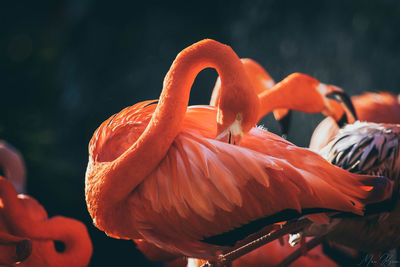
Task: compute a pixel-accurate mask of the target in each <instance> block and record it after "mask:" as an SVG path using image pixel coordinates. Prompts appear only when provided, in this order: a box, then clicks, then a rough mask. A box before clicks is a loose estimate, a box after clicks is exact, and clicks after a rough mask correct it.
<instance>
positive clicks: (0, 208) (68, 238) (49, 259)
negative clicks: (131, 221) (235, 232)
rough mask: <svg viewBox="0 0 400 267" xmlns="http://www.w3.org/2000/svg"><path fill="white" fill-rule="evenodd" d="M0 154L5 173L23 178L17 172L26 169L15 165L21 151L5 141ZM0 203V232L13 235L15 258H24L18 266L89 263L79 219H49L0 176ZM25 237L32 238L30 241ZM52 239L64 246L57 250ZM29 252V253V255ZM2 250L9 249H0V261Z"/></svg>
mask: <svg viewBox="0 0 400 267" xmlns="http://www.w3.org/2000/svg"><path fill="white" fill-rule="evenodd" d="M0 154H1V156H0V160H1V163H0V164H1V166H2V167H3V169H4V170H5V173H8V174H12V175H11V176H10V177H11V178H12V179H14V178H15V180H16V181H18V182H21V181H24V177H18V175H25V172H24V171H21V170H15V169H14V168H19V167H22V168H24V164H23V162H22V158H21V156H20V154H19V153H17V152H16V150H15V149H13V148H11V146H9V145H7V144H5V143H3V145H2V149H0ZM13 161H18V162H13ZM18 184H19V183H18ZM19 185H21V184H19ZM0 203H1V205H0V231H1V233H0V236H1V235H12V236H16V237H14V238H15V239H16V240H14V242H15V243H16V242H18V243H16V244H17V254H18V258H17V260H18V261H22V260H24V261H23V262H22V263H20V264H19V265H18V266H54V267H56V266H76V267H80V266H87V265H88V264H89V260H90V257H91V254H92V243H91V241H90V238H89V235H88V233H87V230H86V227H85V226H84V225H83V224H82V223H81V222H79V221H77V220H74V219H70V218H66V217H61V216H56V217H53V218H51V219H48V217H47V212H46V211H45V209H44V208H43V207H42V206H41V205H40V204H39V203H38V202H37V201H36V200H35V199H34V198H32V197H30V196H27V195H24V194H17V192H16V191H15V188H14V186H13V185H12V184H11V182H10V181H8V180H6V179H5V178H3V177H0ZM26 240H31V241H32V245H31V246H30V245H29V243H27V242H26ZM54 241H60V242H62V243H63V244H64V246H65V249H64V250H63V251H60V252H59V251H56V248H55V246H54ZM21 242H23V243H21ZM0 244H1V241H0ZM1 248H2V249H3V247H1ZM14 251H15V248H14ZM28 252H29V254H30V252H32V254H31V255H30V256H29V254H28ZM3 253H5V255H4V256H9V257H10V254H8V253H10V249H7V250H2V251H1V253H0V261H1V258H2V254H3ZM14 253H15V252H14ZM11 255H12V254H11ZM28 256H29V257H28ZM13 257H14V256H13ZM14 260H15V259H14ZM13 263H14V262H8V263H7V264H13Z"/></svg>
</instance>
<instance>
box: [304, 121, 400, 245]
mask: <svg viewBox="0 0 400 267" xmlns="http://www.w3.org/2000/svg"><path fill="white" fill-rule="evenodd" d="M320 153H321V155H322V156H323V157H325V158H327V159H328V161H330V162H332V163H333V164H335V165H337V166H340V167H342V168H343V169H346V170H348V171H351V172H354V173H360V174H382V175H385V176H386V177H388V178H390V179H391V180H392V181H393V182H394V188H395V191H394V192H393V199H392V200H391V201H390V202H387V203H384V204H382V205H378V206H375V207H374V208H373V209H374V212H370V213H373V214H371V215H368V216H365V217H356V218H343V219H340V220H337V221H335V222H333V224H332V227H328V228H329V229H328V235H327V237H328V238H329V240H332V241H335V242H338V243H340V244H343V245H346V246H349V247H351V248H355V249H357V250H361V251H364V252H370V253H374V252H385V251H388V250H390V249H393V248H396V247H398V246H400V228H399V227H398V226H399V224H400V205H399V204H398V194H399V191H398V188H399V179H400V125H399V124H383V123H380V124H378V123H371V122H359V121H357V122H355V123H353V124H348V125H346V126H345V127H344V128H343V129H340V130H339V132H338V134H337V135H336V136H335V138H334V139H333V140H332V141H331V142H330V143H329V144H328V145H327V146H326V147H325V148H323V149H322V150H321V151H320ZM380 212H381V213H380ZM320 230H321V229H318V227H315V228H314V229H313V230H312V231H311V232H315V233H317V232H318V231H320ZM322 231H325V230H324V229H323V230H322Z"/></svg>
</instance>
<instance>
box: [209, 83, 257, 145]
mask: <svg viewBox="0 0 400 267" xmlns="http://www.w3.org/2000/svg"><path fill="white" fill-rule="evenodd" d="M248 87H249V88H248V89H247V90H248V92H250V93H249V94H246V95H244V94H243V95H234V94H233V95H229V96H226V97H224V96H221V98H219V99H218V104H217V107H218V113H217V140H220V141H224V142H228V143H230V144H239V143H240V140H241V138H242V137H243V135H244V134H245V133H247V132H248V131H250V129H251V128H252V127H253V126H254V125H255V124H256V123H257V121H258V113H259V106H260V103H259V100H258V96H257V95H256V94H255V92H254V90H253V88H251V86H250V84H249V85H248ZM227 91H230V90H227Z"/></svg>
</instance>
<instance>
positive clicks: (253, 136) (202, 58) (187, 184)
mask: <svg viewBox="0 0 400 267" xmlns="http://www.w3.org/2000/svg"><path fill="white" fill-rule="evenodd" d="M206 67H213V68H215V69H216V70H217V71H218V73H219V75H220V77H221V99H231V100H232V101H230V102H228V103H225V105H222V106H221V105H220V107H219V109H218V110H217V109H216V108H214V107H211V106H193V107H187V105H188V100H189V92H190V88H191V86H192V83H193V81H194V79H195V77H196V75H197V74H198V73H199V72H200V71H201V70H202V69H204V68H206ZM269 91H271V92H275V91H273V90H269ZM269 91H268V92H269ZM271 95H272V94H271ZM275 96H276V97H278V95H277V94H276V95H275ZM258 101H259V100H258V97H257V95H256V94H255V93H254V90H253V88H251V83H250V82H249V79H248V77H247V75H246V73H245V71H244V69H243V65H242V63H241V62H240V60H239V58H238V57H237V55H236V54H235V53H234V52H233V50H232V49H231V48H230V47H228V46H225V45H222V44H220V43H218V42H216V41H213V40H203V41H200V42H198V43H196V44H194V45H192V46H190V47H188V48H186V49H184V50H183V51H182V52H181V53H179V54H178V56H177V58H176V59H175V61H174V63H173V64H172V66H171V68H170V70H169V72H168V73H167V75H166V77H165V79H164V88H163V91H162V93H161V96H160V99H159V101H158V104H157V101H145V102H141V103H138V104H136V105H134V106H131V107H128V108H125V109H124V110H122V111H121V112H119V113H118V114H115V115H114V116H112V117H111V118H109V119H108V120H106V121H105V122H103V123H102V124H101V125H100V127H99V128H98V129H97V130H96V131H95V133H94V135H93V137H92V139H91V141H90V143H89V162H88V167H87V171H86V186H85V193H86V201H87V206H88V210H89V213H90V215H91V216H92V218H93V223H94V224H95V225H96V226H97V227H98V228H99V229H101V230H103V231H105V232H106V233H107V234H108V235H109V236H111V237H115V238H124V239H141V238H143V239H145V240H146V241H147V242H150V243H153V244H155V245H156V246H158V247H160V248H162V249H163V250H167V251H171V252H173V253H178V254H183V255H187V256H192V257H198V258H210V257H214V256H215V255H216V254H217V253H219V252H220V251H222V250H224V249H225V248H226V245H228V244H229V245H232V244H233V243H234V242H235V241H236V240H237V239H238V238H240V236H247V235H248V234H249V232H248V229H249V228H248V227H251V228H252V229H251V231H255V230H257V229H260V228H262V227H263V226H265V225H266V224H270V223H273V222H275V221H282V220H286V219H287V218H291V217H293V216H298V215H299V214H300V213H302V212H320V211H325V210H326V209H328V210H340V211H347V212H353V213H356V214H362V210H363V207H364V205H365V204H366V203H369V202H376V201H378V200H382V199H386V198H387V197H388V196H390V194H391V183H389V182H388V180H387V179H385V178H381V177H380V178H377V177H373V176H360V175H355V174H351V173H349V172H347V171H344V170H342V169H340V168H338V167H335V166H333V165H331V164H329V163H328V162H327V161H326V160H325V159H323V158H321V157H320V156H318V155H317V154H315V153H314V152H311V151H309V150H307V149H303V148H299V147H296V146H294V145H293V144H291V143H289V142H287V141H285V140H284V139H282V138H280V137H278V136H276V135H274V134H272V133H269V132H267V131H264V130H262V129H260V128H252V127H253V126H254V123H255V121H257V119H258V115H259V114H260V111H259V104H260V103H259V102H258ZM265 101H266V102H267V103H268V101H267V100H265ZM249 104H254V105H253V106H251V107H252V108H251V109H248V108H247V107H248V105H249ZM272 108H273V109H275V108H277V107H276V106H275V105H273V107H272ZM241 134H243V136H241ZM228 135H231V136H233V137H234V136H235V135H236V136H239V138H241V140H240V143H239V144H240V145H232V144H228V143H226V142H221V141H218V140H215V138H216V137H218V138H219V139H221V140H224V139H225V137H226V136H228ZM299 158H301V159H302V161H301V162H299V160H298V159H299ZM365 186H372V187H373V186H375V187H374V188H369V189H366V188H365ZM288 211H289V212H288ZM282 214H284V215H285V216H283V215H282ZM232 235H234V237H233V238H232ZM228 241H230V242H228Z"/></svg>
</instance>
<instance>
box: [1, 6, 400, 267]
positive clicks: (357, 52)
mask: <svg viewBox="0 0 400 267" xmlns="http://www.w3.org/2000/svg"><path fill="white" fill-rule="evenodd" d="M143 3H144V1H142V2H141V4H138V3H135V2H134V1H130V2H129V3H128V4H127V3H123V2H118V1H94V0H75V1H50V0H47V1H7V2H3V3H2V5H1V8H0V22H1V23H0V24H1V26H0V29H1V34H0V41H1V42H0V50H1V52H0V62H1V65H0V75H1V77H2V79H1V83H0V91H1V96H0V97H1V100H2V101H1V104H0V112H1V113H0V114H2V116H1V117H0V139H5V140H7V141H8V142H9V143H11V144H13V145H14V146H15V147H17V148H18V149H19V150H20V151H21V152H22V154H23V155H24V157H25V160H26V164H27V169H28V193H29V194H30V195H32V196H33V197H35V198H36V199H38V200H39V201H40V202H41V203H42V204H43V205H44V206H45V207H46V209H47V211H48V212H49V215H50V216H54V215H56V214H62V215H64V216H69V217H73V218H77V219H80V220H81V221H83V222H85V223H86V225H87V227H88V229H89V232H90V235H91V237H92V240H93V243H94V254H93V257H92V261H91V266H122V265H127V263H129V265H130V266H146V265H147V266H158V265H157V264H153V263H149V262H146V260H145V259H144V257H143V256H142V255H141V254H140V253H139V252H138V251H137V250H135V246H134V244H133V243H132V242H130V241H122V240H115V239H112V238H109V237H107V236H106V235H105V234H104V233H103V232H101V231H99V230H97V229H96V228H95V227H94V226H92V224H91V219H90V217H89V215H88V212H87V210H86V204H85V199H84V176H85V169H86V165H87V159H88V143H89V140H90V138H91V136H92V134H93V132H94V130H95V129H96V128H97V127H98V126H99V125H100V123H101V122H103V121H104V120H105V119H107V118H108V117H110V116H111V115H112V114H114V113H116V112H118V111H120V110H121V109H122V108H124V107H126V106H129V105H132V104H135V103H136V102H139V101H142V100H147V99H155V98H158V96H159V94H160V92H161V89H162V82H163V78H164V75H165V73H166V72H167V71H168V69H169V66H170V64H171V63H172V61H173V59H174V58H175V56H176V54H177V53H178V52H179V51H180V50H182V49H183V48H185V47H187V46H189V45H190V44H192V43H194V42H196V41H199V40H201V39H203V38H213V39H216V40H218V41H220V42H223V43H225V44H228V45H230V46H231V47H232V48H233V49H234V50H235V51H236V53H237V54H238V55H239V57H250V58H253V59H255V60H257V61H258V62H259V63H260V64H262V65H263V66H264V67H265V68H266V69H267V70H268V72H269V73H270V74H271V76H272V77H273V78H274V79H275V80H276V81H279V80H281V79H283V78H284V77H285V76H286V75H288V74H290V73H292V72H303V73H307V74H310V75H313V76H315V77H316V78H317V79H319V80H320V81H322V82H325V83H331V84H336V85H338V86H340V87H342V88H344V89H345V90H346V91H347V92H349V93H350V94H351V95H354V94H360V93H361V92H363V91H376V90H386V91H391V92H396V93H399V91H400V68H399V62H400V49H399V44H400V29H399V28H400V4H399V2H398V1H367V0H359V1H326V2H325V3H324V2H323V1H307V2H303V1H297V2H286V1H279V0H277V1H272V0H270V1H233V2H231V1H224V2H223V1H198V2H194V3H188V2H182V3H173V2H169V1H164V2H160V3H156V2H152V1H150V2H149V3H148V4H143ZM228 3H229V4H228ZM216 77H217V74H216V72H215V71H214V70H205V71H202V72H201V73H200V74H199V76H198V79H196V82H195V84H194V88H193V90H192V93H191V100H190V102H191V104H207V103H208V101H209V98H210V95H211V91H212V88H213V85H214V82H215V79H216ZM322 118H323V117H322V115H309V114H299V113H296V114H295V117H294V124H293V125H292V126H293V127H292V130H291V131H290V132H289V139H290V140H291V141H293V142H295V143H296V144H297V145H301V146H307V145H308V141H309V138H310V135H311V133H312V130H313V128H314V127H315V126H316V125H317V124H318V122H319V121H320V120H321V119H322ZM263 123H264V124H265V126H266V127H267V128H268V129H270V130H271V131H273V132H277V133H279V131H278V125H277V123H276V122H275V121H273V120H272V118H271V116H268V118H267V119H266V120H264V121H263Z"/></svg>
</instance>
